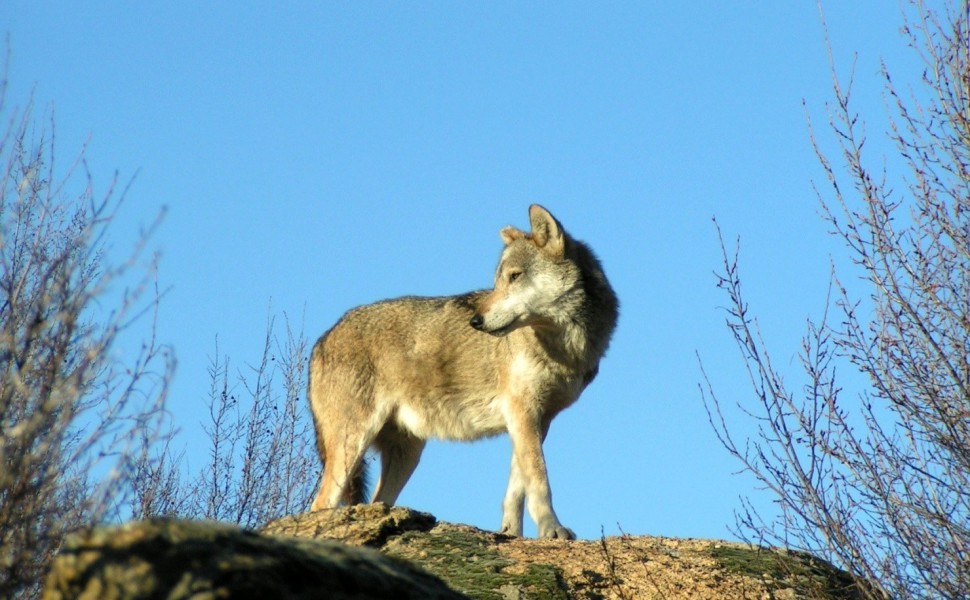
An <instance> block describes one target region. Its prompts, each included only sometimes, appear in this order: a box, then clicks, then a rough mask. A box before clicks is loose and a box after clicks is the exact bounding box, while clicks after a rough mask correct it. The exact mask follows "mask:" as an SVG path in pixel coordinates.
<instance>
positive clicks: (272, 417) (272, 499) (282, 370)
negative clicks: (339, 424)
mask: <svg viewBox="0 0 970 600" xmlns="http://www.w3.org/2000/svg"><path fill="white" fill-rule="evenodd" d="M274 329H275V320H274V319H272V318H271V319H270V320H269V322H268V324H267V328H266V335H265V338H264V340H263V347H262V352H261V355H260V360H259V363H258V364H256V365H253V366H249V367H247V369H246V370H244V371H240V372H238V373H236V374H235V376H231V371H232V368H231V362H230V359H229V357H228V356H225V355H223V354H221V352H220V350H219V347H218V343H217V344H216V351H215V354H214V355H213V356H212V357H211V359H210V363H209V369H208V374H209V390H208V397H207V404H208V409H209V418H208V422H207V423H205V424H204V425H203V427H204V429H205V433H206V436H207V437H208V440H209V445H208V448H207V450H208V459H207V461H206V463H205V465H204V466H202V467H201V468H200V469H198V470H197V472H195V473H194V474H191V473H189V472H187V465H186V463H185V461H184V453H175V452H172V451H171V449H170V447H165V448H164V449H163V451H162V453H161V455H160V456H159V457H158V459H157V460H154V461H150V462H146V463H145V470H144V471H143V472H142V473H141V475H140V477H139V478H138V479H137V480H136V484H137V486H138V488H137V493H136V494H135V495H134V497H133V502H132V513H133V515H134V516H135V517H136V518H147V517H153V516H162V515H165V516H179V517H185V518H201V519H213V520H219V521H224V522H230V523H236V524H239V525H242V526H244V527H258V526H261V525H264V524H265V523H267V522H268V521H271V520H273V519H276V518H279V517H282V516H284V515H288V514H293V513H298V512H303V511H305V510H306V509H307V507H308V506H309V502H310V500H311V498H312V493H313V490H314V489H315V487H316V485H317V483H318V479H319V475H320V465H319V463H318V460H317V458H316V450H315V447H314V437H313V436H314V433H313V428H312V424H311V422H310V417H309V411H308V409H307V406H306V402H305V400H304V398H305V393H306V373H307V354H308V350H307V346H308V340H307V338H306V336H305V335H304V333H303V330H302V327H301V328H300V330H299V331H295V330H294V329H292V328H291V326H290V323H289V321H288V320H287V321H286V334H285V337H284V338H283V339H282V340H281V339H279V338H278V337H277V336H276V335H275V333H274Z"/></svg>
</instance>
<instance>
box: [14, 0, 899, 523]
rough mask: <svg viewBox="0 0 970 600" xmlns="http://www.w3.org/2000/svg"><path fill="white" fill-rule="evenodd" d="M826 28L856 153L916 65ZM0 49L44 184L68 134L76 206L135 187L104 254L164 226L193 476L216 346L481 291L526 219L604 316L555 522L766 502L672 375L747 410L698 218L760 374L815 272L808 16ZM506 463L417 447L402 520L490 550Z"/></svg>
mask: <svg viewBox="0 0 970 600" xmlns="http://www.w3.org/2000/svg"><path fill="white" fill-rule="evenodd" d="M828 4H829V5H828V6H826V7H825V11H826V19H827V20H828V25H829V29H830V34H831V38H832V43H833V48H834V51H835V58H836V61H837V63H838V64H839V69H840V73H841V74H843V75H844V74H845V73H847V72H848V69H849V66H850V65H851V64H852V61H853V60H855V61H856V80H857V87H856V97H855V99H856V101H857V102H858V104H857V108H858V110H859V111H860V112H862V113H863V114H864V115H867V116H868V117H871V118H872V124H871V125H870V128H869V134H870V137H871V140H872V142H871V145H872V147H874V149H875V155H876V156H878V155H879V153H880V152H883V150H880V148H881V147H882V146H884V145H885V143H886V142H885V136H884V135H883V134H882V133H881V129H880V120H881V118H882V116H883V115H884V112H885V111H884V106H885V102H884V98H883V96H882V95H881V88H880V83H879V80H878V69H879V61H880V59H885V60H886V61H887V62H888V64H889V65H890V68H894V69H895V70H896V72H897V73H900V74H901V78H902V79H904V80H906V79H907V78H908V80H909V81H913V80H914V79H913V78H912V77H911V75H912V74H913V73H916V72H917V71H915V65H914V64H913V61H912V58H911V56H910V54H909V53H908V51H907V50H906V48H905V44H904V41H903V40H902V38H901V37H900V36H899V34H898V30H899V23H900V8H899V6H898V4H897V3H896V2H894V1H890V0H883V1H874V0H869V1H859V2H830V3H828ZM0 30H2V31H5V32H8V33H9V38H10V47H11V57H10V68H9V79H10V89H9V93H8V104H13V105H20V106H22V105H23V104H24V102H25V101H26V98H27V97H28V96H29V94H30V93H31V92H33V96H34V99H35V104H36V106H37V108H38V109H40V110H39V111H38V112H42V110H44V109H47V108H49V107H51V106H53V110H54V114H55V117H54V121H55V123H56V132H57V144H58V146H57V147H58V156H59V157H62V158H61V160H62V163H63V164H66V163H67V158H68V157H73V155H74V154H75V152H76V151H77V150H78V149H79V148H80V147H81V145H82V144H83V143H84V142H85V141H88V140H89V144H88V148H87V158H88V163H89V167H90V169H91V172H92V174H93V175H94V177H95V184H96V185H100V186H102V188H104V187H106V186H107V184H108V180H109V179H110V177H111V174H112V173H113V172H114V171H115V170H117V171H119V172H120V174H121V177H122V178H123V179H124V178H127V177H130V176H131V175H134V174H135V173H136V172H137V178H136V180H135V183H134V186H133V188H132V191H131V192H130V196H129V199H128V203H127V204H126V205H125V208H124V211H123V213H122V214H121V216H120V222H119V224H118V228H117V229H116V232H117V233H118V234H119V236H118V239H117V242H116V243H117V244H118V245H119V247H123V246H124V244H125V243H127V241H128V240H126V239H125V235H129V234H130V235H131V236H132V237H134V235H135V234H136V233H137V230H138V227H139V226H143V225H145V224H147V223H149V222H150V221H151V220H152V218H153V217H154V215H155V214H156V213H157V212H158V211H159V210H160V209H161V208H162V207H163V206H164V207H167V211H168V212H167V217H166V218H165V221H164V223H163V225H162V226H161V228H160V230H159V231H158V232H157V234H156V237H155V238H154V239H155V242H156V244H157V246H158V247H159V248H160V249H161V251H162V263H161V269H160V274H159V276H160V280H161V283H162V285H164V286H171V291H170V293H169V295H168V296H166V297H165V299H164V301H163V304H162V307H161V312H160V315H159V323H158V327H159V335H160V337H161V339H162V340H164V341H167V342H168V343H170V344H172V345H173V347H174V349H175V352H176V354H177V357H178V361H179V366H178V372H177V375H176V379H175V381H174V383H173V387H172V392H171V396H170V401H169V408H170V410H171V411H172V413H173V415H174V417H175V420H176V422H177V423H178V425H179V426H180V427H181V428H182V430H183V435H184V438H183V439H184V440H185V443H186V444H188V448H189V452H188V453H187V454H188V455H189V456H192V455H193V453H194V454H199V453H200V452H201V451H202V449H203V446H202V436H201V427H200V423H201V422H202V421H203V420H204V418H205V417H206V411H205V398H206V391H207V389H208V379H207V376H206V368H207V366H208V362H209V359H208V357H209V356H211V355H212V354H213V352H214V349H215V338H216V336H217V335H218V338H219V348H220V350H221V351H222V352H224V353H226V354H228V355H229V356H230V357H231V358H232V360H233V362H234V363H235V365H236V366H240V367H241V366H242V365H243V364H244V363H246V362H255V361H256V360H257V359H258V355H259V351H260V349H261V343H262V339H263V335H264V332H265V325H266V318H267V313H268V310H270V308H269V307H270V304H271V306H272V311H273V312H275V313H278V314H282V313H284V312H286V313H288V314H289V315H291V317H295V318H296V319H297V320H298V319H299V316H300V315H301V314H302V315H305V325H306V331H307V334H308V336H310V337H311V339H315V338H316V337H317V336H318V335H319V334H320V333H322V332H323V331H325V330H326V329H327V328H329V327H330V326H331V325H332V324H333V322H334V321H335V320H336V319H337V318H339V317H340V315H342V314H343V313H344V312H345V311H346V310H347V309H349V308H351V307H353V306H355V305H359V304H363V303H368V302H372V301H375V300H378V299H381V298H386V297H393V296H401V295H406V294H419V295H442V294H455V293H460V292H464V291H467V290H471V289H478V288H485V287H489V286H490V285H491V277H492V273H493V270H494V266H495V261H496V259H497V257H498V254H499V251H500V248H501V242H500V239H499V237H498V230H499V229H500V228H501V227H503V226H505V225H509V224H513V225H517V226H520V227H526V226H527V207H528V205H529V204H530V203H533V202H538V203H541V204H543V205H545V206H546V207H547V208H549V209H550V210H551V211H552V212H553V213H554V214H555V215H556V216H557V217H558V218H559V219H560V221H561V222H562V223H563V225H564V226H565V228H566V229H567V230H568V231H570V232H571V233H572V234H573V235H574V236H576V237H578V238H580V239H584V240H586V241H587V242H589V243H590V244H591V245H592V247H593V248H594V249H595V250H596V251H597V253H598V254H599V256H600V258H601V259H602V261H603V264H604V266H605V268H606V271H607V274H608V276H609V277H610V280H611V281H612V283H613V286H614V288H615V289H616V291H617V293H618V295H619V297H620V299H621V302H622V314H621V319H620V324H619V328H618V330H617V333H616V335H615V337H614V340H613V344H612V346H611V348H610V352H609V354H608V356H607V358H606V359H605V360H604V362H603V364H602V365H601V369H600V375H599V377H598V379H597V380H596V382H595V383H594V384H593V385H592V386H591V387H590V388H589V389H588V390H587V391H586V393H585V394H584V395H583V397H582V398H581V399H580V401H579V402H578V403H577V404H576V405H574V406H573V407H572V408H570V409H569V410H568V411H567V412H565V413H563V414H562V415H560V416H559V417H558V418H557V420H556V421H555V422H554V424H553V426H552V430H551V433H550V436H549V439H548V441H547V443H546V452H547V459H548V462H549V467H550V477H551V482H552V489H553V492H554V502H555V506H556V510H557V512H558V513H559V516H560V518H561V519H562V521H563V522H564V523H565V524H566V525H567V526H570V527H572V528H573V529H575V530H576V531H577V533H578V534H579V535H580V536H581V537H597V536H598V535H599V534H600V530H601V527H602V528H603V529H604V530H605V531H606V532H607V533H616V532H617V529H618V527H622V529H623V530H624V531H626V532H628V533H644V534H654V535H666V536H691V537H730V533H729V532H728V530H727V526H728V525H729V524H731V523H732V522H733V516H732V511H733V510H734V509H735V508H736V507H737V506H738V500H737V498H738V497H739V496H741V495H752V497H753V499H754V500H755V502H756V503H758V504H760V505H762V506H765V505H766V503H767V499H766V498H764V497H763V496H760V495H758V493H757V492H756V491H755V489H754V484H753V482H752V481H751V480H750V479H749V478H747V477H745V476H739V475H734V474H733V473H734V471H736V469H737V465H736V464H734V463H733V462H732V461H731V459H730V458H729V457H728V456H727V455H726V453H725V452H724V451H723V450H722V449H721V447H720V446H719V445H718V442H717V441H716V439H715V438H714V435H713V433H712V432H711V429H710V427H709V426H708V424H707V419H706V415H705V413H704V409H703V406H702V403H701V398H700V394H699V391H698V382H699V381H700V379H701V374H700V370H699V367H698V364H697V360H696V357H695V352H699V353H700V355H701V356H702V357H703V359H704V361H705V366H706V368H707V370H708V373H709V374H710V376H711V378H712V380H713V382H714V384H715V386H716V388H717V390H718V391H719V392H720V394H721V396H722V398H723V399H724V400H725V401H726V402H733V401H734V400H743V399H745V398H747V397H749V396H750V394H748V393H747V387H746V385H747V384H746V379H745V375H744V372H743V369H742V365H741V363H740V361H739V357H738V353H737V351H736V350H735V349H734V347H733V344H732V342H731V339H730V335H729V333H728V331H727V330H726V328H725V327H724V326H723V322H724V313H723V311H722V310H721V309H720V308H719V307H722V306H723V305H724V303H725V300H726V299H725V298H724V297H723V296H722V295H721V294H720V293H719V292H718V290H717V289H716V288H715V286H714V277H713V275H712V272H713V271H714V270H715V269H717V268H718V265H719V260H720V256H719V249H718V246H717V238H716V234H715V230H714V227H713V226H712V223H711V217H712V216H717V218H718V220H719V222H720V224H721V227H722V229H723V230H724V232H725V235H726V236H727V237H728V238H731V239H733V238H734V237H735V236H740V237H741V240H742V242H741V243H742V255H741V256H742V265H743V273H744V277H745V281H746V284H747V292H748V297H749V300H750V301H751V303H752V307H753V309H754V310H755V311H756V312H757V313H758V314H759V316H760V323H761V327H762V330H763V331H764V334H765V337H766V339H767V340H768V343H769V346H770V347H771V348H773V349H775V351H776V354H777V357H776V361H777V362H778V363H780V364H782V365H785V364H789V363H790V364H791V366H792V367H794V366H795V363H796V358H795V354H796V352H797V348H798V342H799V339H800V336H801V334H802V332H803V330H804V323H805V319H806V318H807V317H809V316H811V315H818V314H819V313H820V311H821V308H822V305H823V302H824V295H825V289H826V285H827V276H828V270H829V265H830V260H834V261H835V262H837V263H838V262H840V261H841V260H842V259H841V258H840V254H839V251H840V247H839V245H838V244H837V243H836V242H835V240H833V239H832V238H830V237H829V236H828V235H827V234H826V227H825V225H824V224H823V223H822V222H821V220H820V219H819V218H818V203H817V200H816V197H815V195H814V193H813V191H812V188H811V181H812V180H817V181H819V182H820V183H823V181H822V173H821V171H820V169H819V167H818V163H817V161H816V159H815V157H814V154H813V151H812V148H811V146H810V143H809V138H808V128H807V125H806V118H807V116H811V117H812V118H813V119H814V121H815V122H816V125H817V126H818V128H819V129H824V120H825V108H824V107H825V102H827V101H828V100H829V99H830V97H831V93H830V89H831V82H830V74H829V67H828V62H827V58H826V50H825V45H824V38H823V33H822V28H821V25H820V20H819V16H818V11H817V8H816V6H815V3H814V2H810V1H802V2H740V1H739V2H665V3H660V2H639V3H596V4H594V3H589V4H579V3H574V2H566V3H551V2H523V3H510V2H491V3H471V2H449V3H445V2H432V3H417V4H414V3H349V2H298V3H270V2H264V3H251V2H231V3H230V2H209V3H195V2H181V1H174V2H165V3H152V4H149V3H133V2H114V1H109V2H102V1H98V2H93V1H92V2H71V3H67V2H36V1H30V2H27V1H22V0H13V1H11V0H5V1H4V2H2V3H0ZM856 53H857V57H856V58H855V59H853V56H854V55H855V54H856ZM803 102H804V104H803ZM822 134H823V135H822V143H823V145H824V147H825V148H828V149H831V148H832V142H833V140H832V139H831V136H828V135H824V134H825V132H824V131H823V132H822ZM887 151H888V150H887ZM119 351H120V352H124V351H125V349H124V348H120V349H119ZM792 377H793V381H797V379H794V377H795V375H794V374H793V376H792ZM509 452H510V449H509V443H508V440H507V438H504V437H503V438H499V439H496V440H490V441H485V442H479V443H475V444H456V443H444V442H437V443H432V444H430V445H429V448H428V449H427V450H426V452H425V455H424V457H423V459H422V463H421V465H420V467H419V468H418V471H417V472H416V474H415V475H414V477H413V478H412V479H411V481H410V483H409V484H408V487H407V488H406V489H405V491H404V493H403V495H402V497H401V498H400V503H402V504H405V505H409V506H413V507H415V508H418V509H421V510H426V511H430V512H432V513H434V514H435V515H437V516H438V517H439V518H441V519H445V520H449V521H458V522H466V523H471V524H473V525H476V526H479V527H482V528H486V529H494V528H496V527H497V526H498V524H499V520H500V504H501V498H502V494H503V491H504V487H505V480H506V477H507V473H508V460H509ZM529 527H531V523H530V525H529ZM526 531H527V533H528V534H532V533H533V532H534V529H531V528H527V530H526Z"/></svg>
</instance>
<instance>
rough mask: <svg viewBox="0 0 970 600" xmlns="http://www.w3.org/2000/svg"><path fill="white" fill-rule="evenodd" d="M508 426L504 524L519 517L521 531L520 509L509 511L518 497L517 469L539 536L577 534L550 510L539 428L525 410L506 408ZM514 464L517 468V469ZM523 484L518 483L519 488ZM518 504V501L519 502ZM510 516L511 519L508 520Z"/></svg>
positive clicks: (571, 535)
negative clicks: (509, 440)
mask: <svg viewBox="0 0 970 600" xmlns="http://www.w3.org/2000/svg"><path fill="white" fill-rule="evenodd" d="M509 413H510V414H509V419H508V429H509V437H511V438H512V477H510V478H509V491H508V492H506V503H505V506H504V508H505V514H504V516H503V519H502V521H503V526H504V525H505V524H506V523H510V524H512V525H515V521H514V518H515V517H516V516H518V524H519V530H520V531H521V526H522V517H521V512H518V513H516V512H515V511H514V510H513V511H511V512H512V514H511V515H510V511H509V506H510V504H511V505H512V507H513V508H515V507H516V504H515V503H516V502H520V501H518V500H517V496H515V493H516V490H515V487H516V483H515V481H514V479H515V474H516V471H518V474H519V478H520V479H521V480H522V482H523V484H524V487H525V495H526V503H527V506H528V508H529V515H530V516H531V517H532V520H533V521H535V523H536V527H537V528H538V529H539V537H540V538H555V539H565V540H574V539H576V534H575V533H573V532H572V530H570V529H568V528H567V527H564V526H563V524H562V523H560V522H559V518H558V517H557V516H556V512H555V511H554V510H553V509H552V492H551V491H550V489H549V476H548V473H547V471H546V459H545V456H544V455H543V453H542V439H543V437H544V436H543V434H542V427H541V425H540V424H539V423H538V422H537V421H536V420H535V419H534V418H532V417H531V415H528V414H527V411H524V410H523V411H516V410H514V408H513V410H510V411H509ZM516 464H517V465H518V468H516ZM521 485H522V484H519V487H521ZM510 492H511V493H512V498H511V499H512V501H513V502H511V503H510V502H509V495H510ZM518 506H521V504H518ZM510 517H512V519H511V521H510V520H509V519H510Z"/></svg>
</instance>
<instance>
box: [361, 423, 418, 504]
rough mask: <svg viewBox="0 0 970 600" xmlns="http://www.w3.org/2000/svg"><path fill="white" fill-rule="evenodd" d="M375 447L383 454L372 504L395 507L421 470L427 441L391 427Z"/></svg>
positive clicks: (380, 434) (386, 428)
mask: <svg viewBox="0 0 970 600" xmlns="http://www.w3.org/2000/svg"><path fill="white" fill-rule="evenodd" d="M374 445H375V446H377V449H378V451H380V453H381V478H380V480H379V481H378V482H377V487H375V488H374V495H373V497H372V498H371V502H383V503H385V504H388V505H392V504H394V502H396V501H397V497H398V495H400V493H401V490H402V489H404V485H405V484H406V483H407V482H408V479H410V478H411V474H412V473H414V469H415V467H417V466H418V461H419V460H420V459H421V452H422V451H423V450H424V445H425V441H424V440H422V439H420V438H417V437H414V436H413V435H411V434H410V433H408V432H406V431H402V430H401V429H400V428H399V427H397V426H396V425H393V424H390V423H388V424H387V425H385V426H384V428H383V429H381V432H380V433H379V434H378V435H377V439H376V440H375V441H374Z"/></svg>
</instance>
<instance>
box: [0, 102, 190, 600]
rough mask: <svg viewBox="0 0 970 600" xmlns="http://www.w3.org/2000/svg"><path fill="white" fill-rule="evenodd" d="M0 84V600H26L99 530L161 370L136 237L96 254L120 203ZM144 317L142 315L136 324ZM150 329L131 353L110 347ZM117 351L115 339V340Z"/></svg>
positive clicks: (154, 411)
mask: <svg viewBox="0 0 970 600" xmlns="http://www.w3.org/2000/svg"><path fill="white" fill-rule="evenodd" d="M5 92H6V90H5V87H4V86H3V84H0V115H3V116H4V119H3V120H4V121H6V122H7V125H6V128H5V129H4V130H3V133H2V138H0V597H5V598H9V597H14V596H18V597H31V596H34V595H36V594H37V593H38V587H37V582H38V580H39V578H40V576H41V575H42V574H43V572H44V570H45V568H46V565H47V563H48V561H49V559H50V558H51V556H52V554H53V553H54V552H55V551H56V550H57V549H58V547H59V546H60V544H61V541H62V539H63V537H64V535H65V534H66V532H68V531H69V530H71V529H74V528H76V527H78V526H80V525H82V524H90V523H93V522H97V521H100V520H103V519H105V518H111V517H113V516H114V515H115V514H117V510H118V509H119V500H120V499H121V498H123V496H124V495H125V493H126V492H127V491H128V490H130V483H131V481H132V477H133V476H134V475H135V473H136V472H137V469H138V465H139V464H140V463H142V462H143V461H144V460H146V457H147V456H148V452H149V448H150V446H151V445H152V444H153V443H154V442H155V441H157V439H158V437H159V435H160V434H158V433H157V432H158V431H159V430H160V429H162V425H163V424H164V411H163V401H164V399H165V394H166V391H167V389H168V382H169V379H170V377H171V374H172V370H173V368H174V359H173V358H172V356H171V354H170V352H169V351H168V349H167V348H166V347H164V346H162V345H159V344H158V343H157V341H156V339H155V337H154V326H153V323H154V319H153V314H154V313H153V311H154V309H155V308H156V307H157V305H158V299H159V295H158V290H157V287H156V286H155V285H154V266H155V258H154V257H148V258H144V255H145V254H146V252H145V244H146V241H147V239H148V237H149V233H150V231H149V232H147V233H145V234H143V235H142V236H141V238H140V239H139V241H138V243H137V245H136V247H135V248H134V249H133V250H132V251H131V253H130V254H129V255H128V256H127V258H123V259H121V260H120V261H117V262H116V261H114V260H113V259H111V258H109V256H108V252H107V251H106V247H105V245H106V239H107V238H108V236H109V234H110V230H111V225H112V222H113V221H114V219H115V216H116V214H117V210H118V208H119V207H120V206H121V204H122V202H123V200H124V197H125V192H126V191H127V190H120V191H119V190H118V189H117V188H116V185H117V177H116V178H115V179H114V180H112V182H111V185H110V186H109V188H108V190H107V192H106V193H104V194H103V195H98V194H96V192H95V191H94V186H93V183H92V179H91V176H90V174H88V173H87V172H86V170H85V165H84V162H83V152H82V154H81V156H80V157H79V158H78V159H77V160H76V161H75V162H74V163H73V164H71V165H70V166H69V167H68V168H67V169H66V170H61V169H59V168H58V165H57V164H56V163H55V160H54V159H55V152H54V150H55V145H54V135H53V131H54V127H53V124H51V125H50V126H49V127H46V128H44V127H40V128H37V127H36V126H35V119H34V115H33V112H32V110H31V106H30V105H29V104H28V105H27V107H26V108H25V109H23V110H20V111H17V110H8V109H7V107H6V105H5V104H4V98H5ZM146 313H147V314H146ZM139 317H146V318H147V320H148V321H149V322H148V324H149V325H151V331H150V333H149V334H148V336H147V339H145V340H143V341H142V342H141V344H140V347H138V348H137V351H136V352H135V353H134V354H131V353H130V352H129V355H128V356H122V355H121V354H120V353H119V352H118V351H117V350H116V346H117V342H118V341H119V338H120V337H121V336H122V335H123V334H127V333H129V332H130V331H131V328H132V324H133V323H135V322H136V321H137V322H138V326H139V327H142V326H144V325H145V323H146V318H143V319H141V320H140V321H139ZM126 341H128V340H127V339H126Z"/></svg>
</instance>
